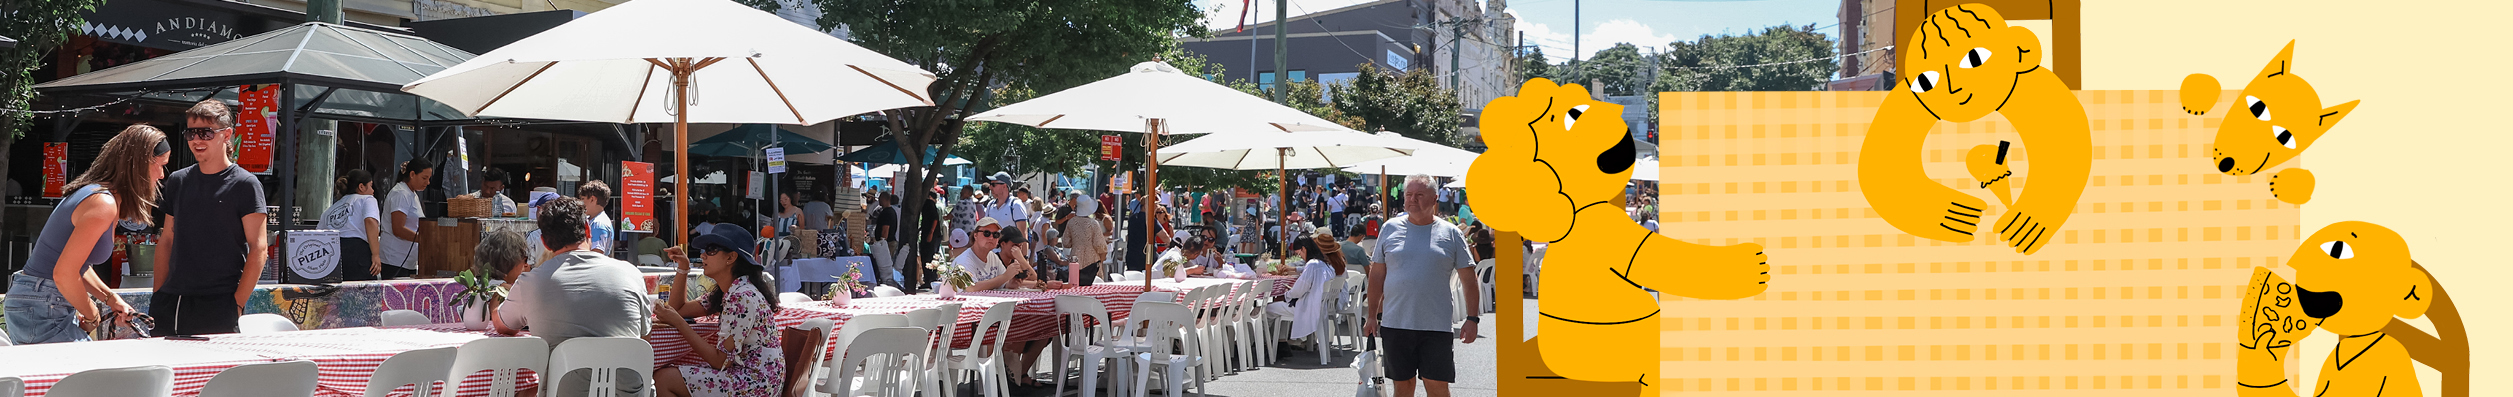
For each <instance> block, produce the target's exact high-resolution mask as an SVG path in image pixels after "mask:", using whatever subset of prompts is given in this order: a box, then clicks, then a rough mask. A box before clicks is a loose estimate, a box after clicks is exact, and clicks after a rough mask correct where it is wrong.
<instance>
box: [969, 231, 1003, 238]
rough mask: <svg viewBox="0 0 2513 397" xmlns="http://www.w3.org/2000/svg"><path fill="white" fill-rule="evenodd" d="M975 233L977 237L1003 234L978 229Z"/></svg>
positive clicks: (992, 236)
mask: <svg viewBox="0 0 2513 397" xmlns="http://www.w3.org/2000/svg"><path fill="white" fill-rule="evenodd" d="M975 234H976V235H977V236H978V237H986V238H994V237H995V236H1001V235H1003V232H990V231H984V230H979V231H977V233H975Z"/></svg>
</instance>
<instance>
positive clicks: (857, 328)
mask: <svg viewBox="0 0 2513 397" xmlns="http://www.w3.org/2000/svg"><path fill="white" fill-rule="evenodd" d="M907 326H908V321H907V316H906V315H899V314H864V315H857V316H855V317H852V318H848V319H847V320H846V325H844V326H840V327H838V333H837V334H836V335H833V336H830V337H829V343H832V344H834V345H835V346H837V347H838V349H839V350H838V351H837V352H836V356H835V357H840V358H844V357H849V356H850V355H856V353H855V352H852V351H851V350H853V349H854V348H855V346H860V344H858V343H856V340H857V337H858V336H861V335H863V334H864V333H865V332H867V331H871V330H875V329H882V328H898V327H907ZM905 347H910V348H914V347H916V344H915V342H909V343H908V344H907V345H906V346H905ZM919 351H920V352H921V351H922V349H921V348H920V349H919ZM864 365H871V366H872V367H874V368H882V367H884V366H883V365H880V362H878V361H876V362H872V363H866V362H864V361H862V360H860V359H859V360H854V361H849V360H844V359H839V360H829V361H828V366H826V367H823V369H822V370H823V371H827V373H828V375H827V376H828V378H826V379H823V380H821V382H820V384H818V385H814V387H813V388H812V390H813V391H817V392H821V393H827V394H832V395H839V396H858V395H864V394H867V393H879V392H878V391H877V390H872V389H876V388H877V387H879V386H881V385H886V384H893V383H895V382H890V381H889V380H888V379H886V378H885V377H880V376H868V375H867V374H872V375H879V374H880V373H879V372H870V371H863V372H859V371H857V370H856V369H855V368H854V367H857V366H864ZM866 378H869V379H866Z"/></svg>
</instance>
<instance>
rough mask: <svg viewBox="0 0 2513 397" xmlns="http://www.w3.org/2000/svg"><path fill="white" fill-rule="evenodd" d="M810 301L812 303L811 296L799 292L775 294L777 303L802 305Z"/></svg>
mask: <svg viewBox="0 0 2513 397" xmlns="http://www.w3.org/2000/svg"><path fill="white" fill-rule="evenodd" d="M810 301H812V298H811V295H807V294H804V293H801V292H781V293H777V303H803V302H810Z"/></svg>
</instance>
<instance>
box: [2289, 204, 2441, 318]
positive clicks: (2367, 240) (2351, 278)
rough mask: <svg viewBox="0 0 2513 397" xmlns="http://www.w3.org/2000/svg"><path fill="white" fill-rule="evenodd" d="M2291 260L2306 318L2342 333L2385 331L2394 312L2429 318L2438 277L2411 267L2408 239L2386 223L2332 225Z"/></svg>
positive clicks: (2307, 243)
mask: <svg viewBox="0 0 2513 397" xmlns="http://www.w3.org/2000/svg"><path fill="white" fill-rule="evenodd" d="M2291 258H2293V260H2292V261H2291V262H2289V263H2288V264H2289V265H2291V266H2293V267H2294V268H2295V288H2297V289H2298V293H2297V294H2296V300H2298V301H2299V302H2298V303H2300V304H2301V305H2302V306H2303V309H2304V316H2305V317H2311V318H2314V319H2318V320H2319V321H2320V326H2321V329H2326V330H2329V331H2330V332H2332V333H2337V334H2339V335H2361V334H2366V333H2371V332H2374V331H2380V330H2382V327H2384V326H2387V325H2389V324H2390V323H2391V317H2394V316H2397V317H2400V318H2417V317H2420V316H2424V315H2425V314H2426V309H2427V307H2428V306H2429V305H2430V302H2431V301H2429V300H2427V298H2428V297H2430V296H2431V295H2432V294H2433V292H2434V283H2433V280H2432V279H2430V278H2428V277H2426V274H2425V273H2424V272H2420V271H2418V270H2417V269H2416V268H2414V267H2411V266H2409V261H2410V258H2409V254H2408V241H2407V240H2406V239H2403V238H2401V237H2400V235H2399V233H2397V232H2393V231H2391V229H2389V228H2385V227H2382V226H2381V225H2375V224H2372V223H2366V222H2357V221H2347V222H2339V223H2335V224H2331V225H2330V226H2329V227H2324V228H2321V231H2318V232H2313V233H2312V238H2308V239H2305V240H2304V243H2303V245H2302V246H2300V247H2296V248H2295V254H2294V256H2292V257H2291Z"/></svg>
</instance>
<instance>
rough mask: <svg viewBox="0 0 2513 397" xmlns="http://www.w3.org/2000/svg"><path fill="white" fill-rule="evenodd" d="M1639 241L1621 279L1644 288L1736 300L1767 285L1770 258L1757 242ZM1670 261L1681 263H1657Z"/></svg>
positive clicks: (1699, 297) (1698, 296) (1662, 238)
mask: <svg viewBox="0 0 2513 397" xmlns="http://www.w3.org/2000/svg"><path fill="white" fill-rule="evenodd" d="M1641 244H1642V246H1641V251H1642V252H1640V253H1639V255H1638V258H1636V259H1635V260H1634V262H1633V263H1632V266H1631V268H1629V269H1628V270H1627V271H1628V273H1626V274H1625V278H1626V279H1629V280H1632V281H1633V282H1635V283H1639V284H1640V285H1641V286H1644V287H1649V288H1652V289H1656V290H1659V291H1665V292H1668V293H1673V294H1676V295H1679V296H1683V297H1687V298H1696V299H1739V298H1745V297H1750V296H1754V295H1758V294H1762V293H1763V290H1764V289H1767V288H1770V287H1771V285H1770V282H1771V259H1770V258H1769V257H1766V256H1764V255H1763V246H1762V245H1761V244H1754V243H1745V244H1737V245H1730V246H1709V245H1700V244H1693V243H1687V242H1684V241H1682V240H1676V239H1674V238H1668V237H1660V236H1655V235H1652V237H1650V238H1649V239H1647V240H1643V242H1642V243H1641ZM1679 258H1680V259H1679ZM1653 259H1654V260H1653ZM1670 260H1681V261H1682V262H1681V264H1680V265H1678V266H1666V265H1661V264H1662V263H1665V262H1664V261H1670Z"/></svg>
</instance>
